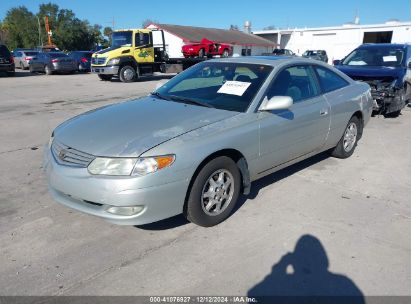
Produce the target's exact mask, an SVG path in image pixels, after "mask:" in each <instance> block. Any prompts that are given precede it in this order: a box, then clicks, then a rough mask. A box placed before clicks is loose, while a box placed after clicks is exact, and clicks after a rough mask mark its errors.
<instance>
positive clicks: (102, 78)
mask: <svg viewBox="0 0 411 304" xmlns="http://www.w3.org/2000/svg"><path fill="white" fill-rule="evenodd" d="M97 76H98V78H100V80H101V81H110V80H111V78H113V75H104V74H97Z"/></svg>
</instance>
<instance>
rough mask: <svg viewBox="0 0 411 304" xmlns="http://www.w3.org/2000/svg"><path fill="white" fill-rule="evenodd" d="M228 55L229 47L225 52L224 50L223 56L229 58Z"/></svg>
mask: <svg viewBox="0 0 411 304" xmlns="http://www.w3.org/2000/svg"><path fill="white" fill-rule="evenodd" d="M228 55H229V53H228V50H227V49H225V50H224V52H223V54H222V55H221V57H223V58H227V57H228Z"/></svg>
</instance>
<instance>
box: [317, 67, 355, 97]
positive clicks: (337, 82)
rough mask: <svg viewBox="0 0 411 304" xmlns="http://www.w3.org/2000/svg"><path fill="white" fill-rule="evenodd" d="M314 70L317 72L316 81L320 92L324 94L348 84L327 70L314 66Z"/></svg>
mask: <svg viewBox="0 0 411 304" xmlns="http://www.w3.org/2000/svg"><path fill="white" fill-rule="evenodd" d="M314 69H315V71H316V72H317V76H318V81H319V83H320V87H321V90H322V91H323V92H324V93H328V92H331V91H335V90H338V89H341V88H343V87H346V86H347V85H348V84H349V83H348V82H347V81H346V80H345V79H343V78H342V77H341V76H339V75H337V74H336V73H334V72H333V71H330V70H329V69H327V68H323V67H319V66H315V67H314Z"/></svg>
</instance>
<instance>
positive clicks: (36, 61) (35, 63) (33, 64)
mask: <svg viewBox="0 0 411 304" xmlns="http://www.w3.org/2000/svg"><path fill="white" fill-rule="evenodd" d="M42 55H43V54H42V53H38V54H37V55H36V56H34V57H33V59H32V60H31V61H30V66H31V70H32V71H38V70H39V66H40V65H39V62H40V60H41V56H42Z"/></svg>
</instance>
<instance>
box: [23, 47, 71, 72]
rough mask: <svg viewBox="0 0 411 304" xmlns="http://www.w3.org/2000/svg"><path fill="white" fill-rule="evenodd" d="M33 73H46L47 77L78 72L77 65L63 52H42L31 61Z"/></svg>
mask: <svg viewBox="0 0 411 304" xmlns="http://www.w3.org/2000/svg"><path fill="white" fill-rule="evenodd" d="M29 69H30V72H31V73H34V72H44V73H46V74H47V75H51V74H53V73H74V72H75V71H77V63H76V61H75V60H74V59H72V58H70V57H69V56H67V55H66V54H64V53H62V52H40V53H38V54H37V56H35V57H33V59H32V60H31V61H30V65H29Z"/></svg>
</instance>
